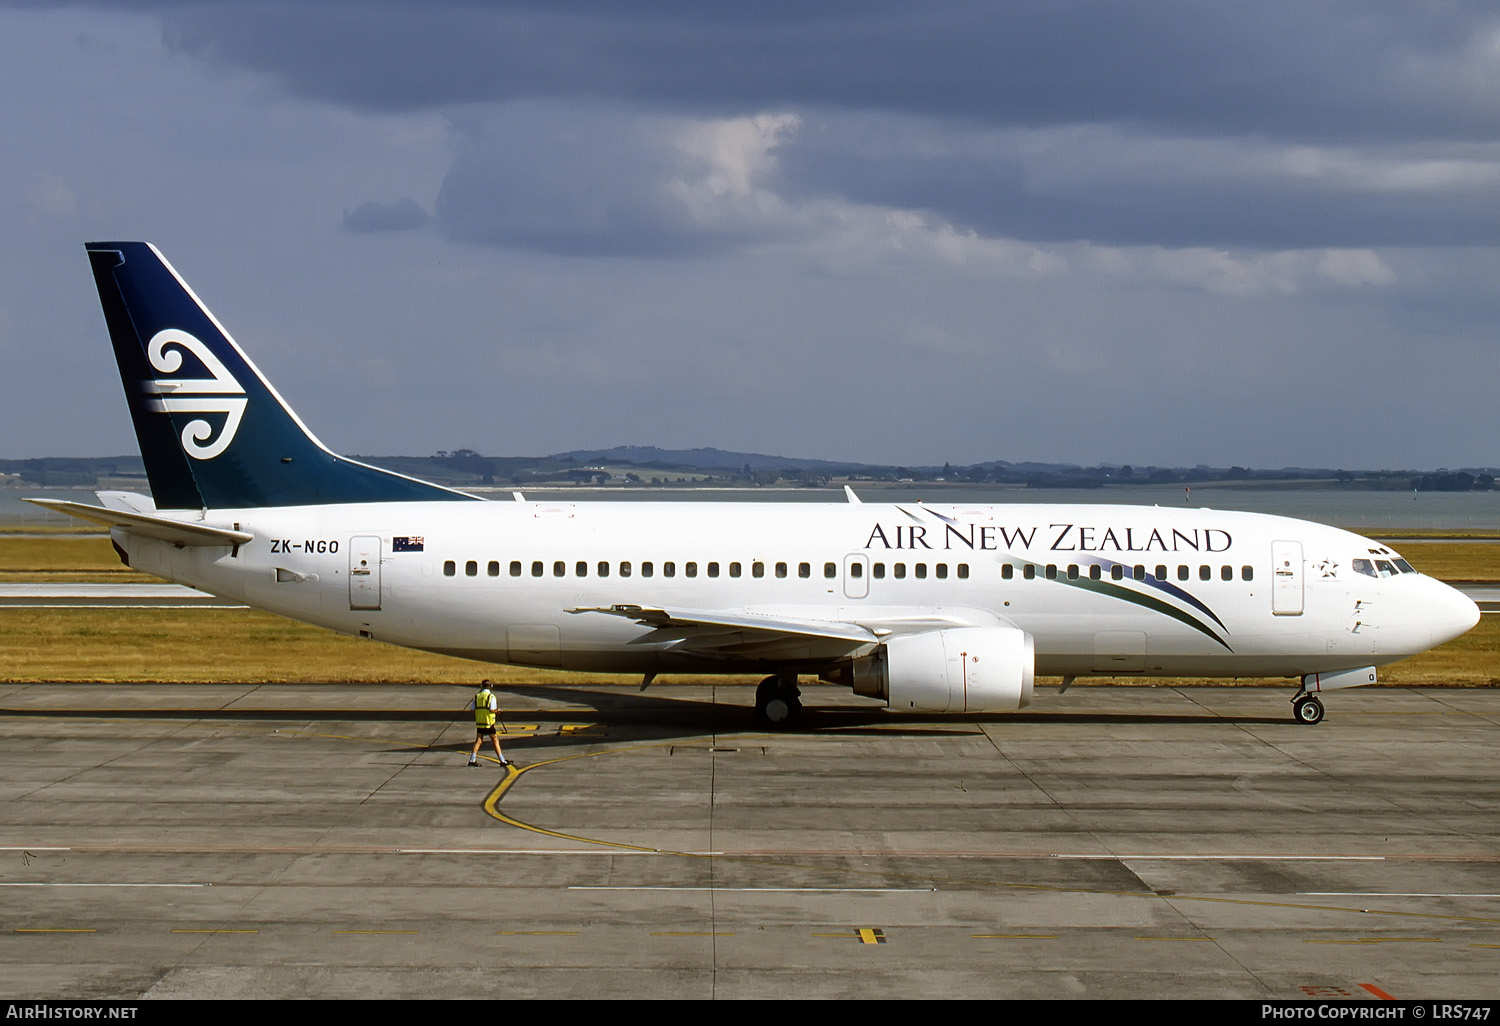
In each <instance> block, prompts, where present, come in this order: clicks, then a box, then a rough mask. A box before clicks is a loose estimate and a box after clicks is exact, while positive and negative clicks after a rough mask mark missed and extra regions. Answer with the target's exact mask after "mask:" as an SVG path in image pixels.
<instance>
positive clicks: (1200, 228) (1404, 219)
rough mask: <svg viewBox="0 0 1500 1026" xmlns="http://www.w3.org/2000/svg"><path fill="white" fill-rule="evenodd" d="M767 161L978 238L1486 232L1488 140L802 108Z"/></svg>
mask: <svg viewBox="0 0 1500 1026" xmlns="http://www.w3.org/2000/svg"><path fill="white" fill-rule="evenodd" d="M872 138H873V139H874V140H877V141H876V142H874V143H873V144H872V143H871V141H870V140H871V139H872ZM1054 149H1055V150H1057V151H1059V152H1052V151H1053V150H1054ZM1028 150H1032V151H1042V152H1041V153H1040V154H1038V153H1035V152H1027V151H1028ZM778 158H779V171H780V176H781V182H782V183H783V186H784V191H785V192H786V193H787V194H788V195H791V196H815V195H828V194H835V193H836V194H838V195H840V196H843V197H844V198H845V199H848V200H851V201H854V202H861V203H869V204H876V205H881V206H889V207H896V208H908V209H923V210H929V211H932V212H933V213H935V214H937V215H938V216H939V217H941V218H943V219H945V220H949V221H952V222H954V223H956V224H959V225H964V226H966V227H969V228H972V229H974V230H976V231H978V232H980V233H981V234H984V235H991V236H1002V237H1010V238H1020V239H1028V240H1031V241H1037V242H1063V241H1074V240H1088V241H1092V242H1099V243H1105V244H1110V245H1161V246H1244V247H1248V248H1283V249H1286V248H1309V247H1328V246H1345V247H1347V246H1411V245H1422V246H1447V245H1460V246H1463V245H1488V244H1491V243H1493V242H1495V241H1496V240H1497V239H1500V203H1497V200H1500V149H1496V150H1493V151H1491V150H1487V149H1485V148H1472V147H1466V146H1455V147H1451V148H1449V149H1444V150H1435V149H1434V148H1432V147H1422V148H1415V147H1388V148H1386V147H1375V148H1371V149H1364V150H1358V151H1353V150H1350V151H1337V150H1335V151H1333V152H1328V151H1326V150H1324V149H1321V148H1319V149H1311V150H1310V149H1308V148H1306V147H1287V148H1276V147H1273V146H1271V145H1270V144H1268V143H1267V142H1266V141H1265V140H1224V141H1219V142H1214V141H1203V140H1199V141H1195V142H1192V143H1190V144H1186V145H1181V144H1176V143H1174V142H1173V141H1172V140H1169V139H1149V138H1148V139H1140V138H1130V137H1127V136H1126V135H1124V134H1122V133H1121V132H1119V131H1117V130H1098V131H1092V132H1075V133H1069V137H1068V138H1067V140H1066V141H1064V142H1062V143H1054V142H1053V141H1052V140H1049V139H1047V138H1046V137H1045V136H1040V137H1039V136H1036V135H1023V134H1022V133H999V134H998V137H997V138H992V139H989V140H986V139H985V138H983V137H975V136H974V135H973V134H972V133H963V132H956V131H951V130H950V129H949V128H948V127H947V126H938V127H934V126H930V125H928V126H914V125H913V124H911V123H910V122H909V121H905V122H902V123H900V124H884V125H882V124H879V119H878V118H874V117H871V116H866V117H865V118H863V119H858V121H857V123H855V124H853V125H849V124H840V123H838V122H836V121H834V120H832V119H810V123H809V124H807V125H805V126H804V128H803V130H802V131H801V132H800V133H799V134H798V137H797V142H796V145H794V146H787V147H785V148H784V149H783V150H781V151H780V152H779V154H778Z"/></svg>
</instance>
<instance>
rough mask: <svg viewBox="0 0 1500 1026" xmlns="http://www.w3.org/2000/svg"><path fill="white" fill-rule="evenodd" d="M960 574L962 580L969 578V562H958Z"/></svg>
mask: <svg viewBox="0 0 1500 1026" xmlns="http://www.w3.org/2000/svg"><path fill="white" fill-rule="evenodd" d="M1007 569H1008V568H1007ZM958 576H959V579H960V580H968V578H969V564H967V563H960V564H958Z"/></svg>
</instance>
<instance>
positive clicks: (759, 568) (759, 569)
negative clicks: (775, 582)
mask: <svg viewBox="0 0 1500 1026" xmlns="http://www.w3.org/2000/svg"><path fill="white" fill-rule="evenodd" d="M750 576H751V577H764V576H766V564H764V563H762V562H761V561H760V560H758V559H757V560H756V561H755V562H753V563H751V564H750Z"/></svg>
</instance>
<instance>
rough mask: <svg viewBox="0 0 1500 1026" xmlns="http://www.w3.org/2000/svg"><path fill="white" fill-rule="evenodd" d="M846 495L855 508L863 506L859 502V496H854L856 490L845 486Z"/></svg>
mask: <svg viewBox="0 0 1500 1026" xmlns="http://www.w3.org/2000/svg"><path fill="white" fill-rule="evenodd" d="M844 494H845V495H846V496H848V497H849V502H850V504H851V505H854V506H858V505H861V503H860V501H859V496H858V495H855V494H854V489H853V488H850V487H849V486H848V485H844Z"/></svg>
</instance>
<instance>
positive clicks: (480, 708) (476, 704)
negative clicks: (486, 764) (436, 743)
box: [468, 681, 515, 768]
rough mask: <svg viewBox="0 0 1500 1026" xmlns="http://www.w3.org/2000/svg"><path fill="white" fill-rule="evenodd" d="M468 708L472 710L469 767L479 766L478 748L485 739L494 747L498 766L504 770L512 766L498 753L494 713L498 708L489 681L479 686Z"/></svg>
mask: <svg viewBox="0 0 1500 1026" xmlns="http://www.w3.org/2000/svg"><path fill="white" fill-rule="evenodd" d="M468 708H470V709H473V710H474V747H473V748H472V749H470V751H469V765H470V766H478V765H479V746H480V745H482V744H484V739H485V738H489V739H490V744H492V745H494V746H495V756H496V758H498V759H499V760H500V765H502V766H504V767H506V768H509V767H511V766H514V765H515V763H513V762H511V761H510V760H508V759H506V757H505V754H504V753H503V752H501V751H500V738H499V736H498V735H497V734H496V733H495V713H496V711H497V710H498V709H499V708H500V706H499V704H498V703H497V702H496V701H495V693H494V692H493V691H491V690H490V682H489V681H485V682H484V683H483V684H481V685H479V690H478V691H477V692H476V693H475V695H474V698H473V699H472V700H471V701H470V702H469V705H468Z"/></svg>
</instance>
